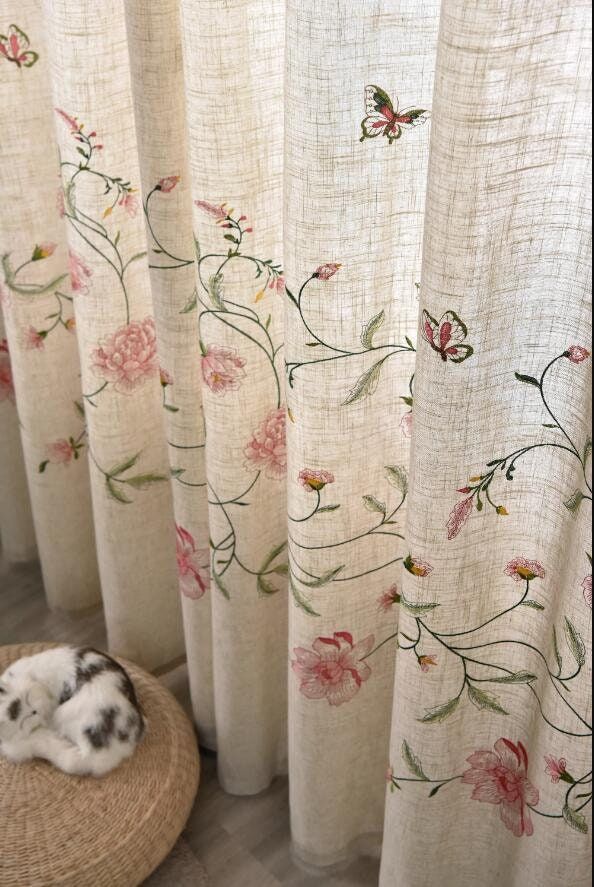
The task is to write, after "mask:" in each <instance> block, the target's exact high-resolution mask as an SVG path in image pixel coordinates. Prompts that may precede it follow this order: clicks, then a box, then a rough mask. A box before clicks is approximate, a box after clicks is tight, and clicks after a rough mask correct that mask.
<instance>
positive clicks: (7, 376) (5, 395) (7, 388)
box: [0, 339, 15, 403]
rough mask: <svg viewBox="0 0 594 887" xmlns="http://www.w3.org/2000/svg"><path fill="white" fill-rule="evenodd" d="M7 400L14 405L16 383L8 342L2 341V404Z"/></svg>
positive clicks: (0, 393)
mask: <svg viewBox="0 0 594 887" xmlns="http://www.w3.org/2000/svg"><path fill="white" fill-rule="evenodd" d="M3 400H7V401H9V402H10V403H14V402H15V401H14V381H13V378H12V367H11V365H10V355H9V353H8V342H7V341H6V339H2V340H0V403H1V402H2V401H3Z"/></svg>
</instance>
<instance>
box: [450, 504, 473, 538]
mask: <svg viewBox="0 0 594 887" xmlns="http://www.w3.org/2000/svg"><path fill="white" fill-rule="evenodd" d="M472 505H473V499H472V496H469V497H468V499H462V501H461V502H458V503H457V504H456V505H455V506H454V508H453V509H452V511H451V512H450V517H449V520H448V523H447V529H448V539H455V538H456V536H457V535H458V533H459V532H460V530H461V529H462V527H463V526H464V524H465V523H466V521H467V520H468V518H469V517H470V515H471V514H472Z"/></svg>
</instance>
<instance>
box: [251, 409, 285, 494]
mask: <svg viewBox="0 0 594 887" xmlns="http://www.w3.org/2000/svg"><path fill="white" fill-rule="evenodd" d="M243 452H244V455H245V458H246V463H247V467H249V468H258V469H259V470H260V471H263V472H264V474H265V475H266V477H269V478H273V479H274V480H280V478H282V477H284V476H285V474H286V473H287V442H286V411H285V409H284V407H280V408H279V409H274V410H271V411H270V413H268V415H267V416H266V418H265V419H264V421H263V422H262V424H261V425H260V427H259V428H258V429H257V430H256V431H255V432H254V436H253V438H252V439H251V441H250V442H249V443H248V445H247V446H246V447H245V449H244V451H243Z"/></svg>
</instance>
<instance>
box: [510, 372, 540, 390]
mask: <svg viewBox="0 0 594 887" xmlns="http://www.w3.org/2000/svg"><path fill="white" fill-rule="evenodd" d="M514 375H515V377H516V379H517V380H518V382H524V383H525V384H526V385H535V386H536V387H537V388H540V382H539V381H538V379H535V378H534V376H523V375H522V373H514Z"/></svg>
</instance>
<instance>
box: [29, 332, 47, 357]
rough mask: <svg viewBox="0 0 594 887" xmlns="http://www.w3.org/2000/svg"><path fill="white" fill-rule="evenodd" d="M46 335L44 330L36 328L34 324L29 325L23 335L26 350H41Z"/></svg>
mask: <svg viewBox="0 0 594 887" xmlns="http://www.w3.org/2000/svg"><path fill="white" fill-rule="evenodd" d="M46 336H47V333H46V331H45V330H36V329H35V327H34V326H30V327H29V328H28V329H27V330H26V331H25V335H24V345H25V348H26V349H27V351H41V350H43V346H44V344H45V342H44V340H45V337H46Z"/></svg>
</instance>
